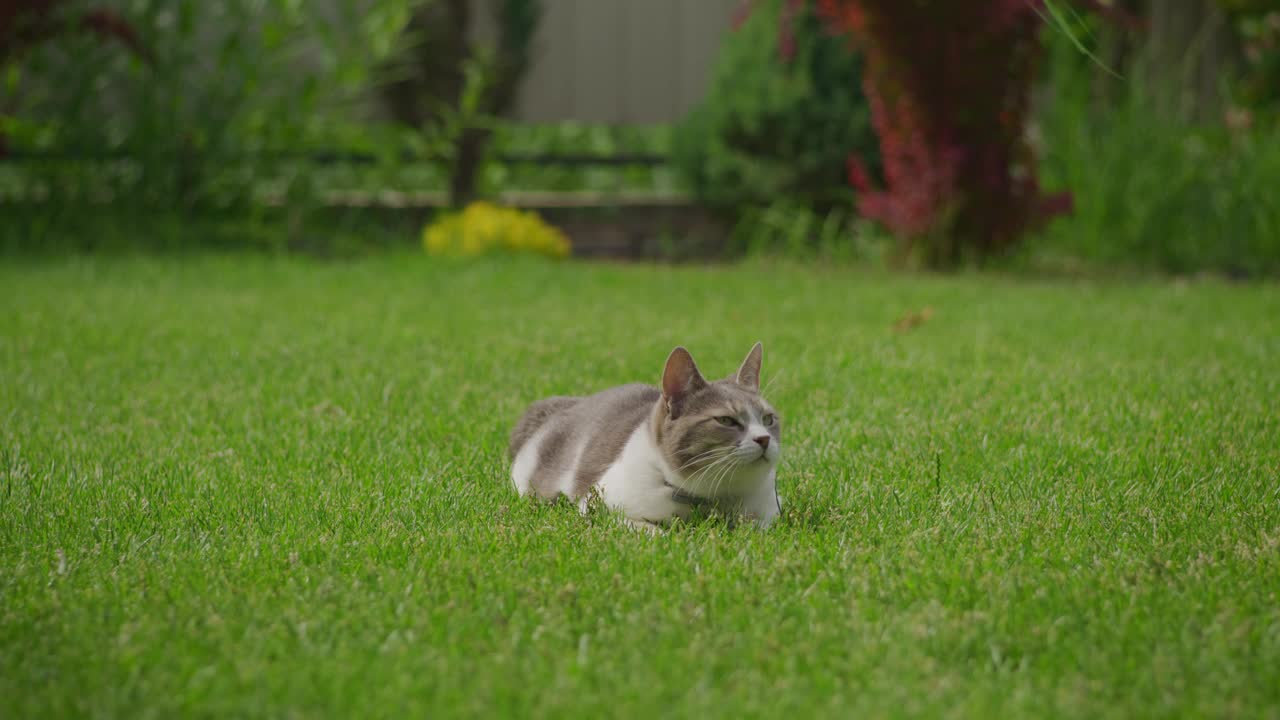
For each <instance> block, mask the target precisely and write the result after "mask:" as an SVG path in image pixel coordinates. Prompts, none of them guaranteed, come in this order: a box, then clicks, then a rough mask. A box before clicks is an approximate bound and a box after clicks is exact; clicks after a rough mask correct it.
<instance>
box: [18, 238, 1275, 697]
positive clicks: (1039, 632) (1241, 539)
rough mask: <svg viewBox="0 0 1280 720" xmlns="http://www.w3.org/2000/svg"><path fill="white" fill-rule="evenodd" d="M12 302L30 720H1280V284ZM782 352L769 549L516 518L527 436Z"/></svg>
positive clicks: (27, 276)
mask: <svg viewBox="0 0 1280 720" xmlns="http://www.w3.org/2000/svg"><path fill="white" fill-rule="evenodd" d="M0 286H3V288H4V291H3V294H0V302H2V303H3V304H2V305H0V310H2V312H0V378H3V383H0V717H4V718H54V717H66V716H95V717H130V718H134V717H160V718H167V717H174V716H179V715H201V716H207V715H223V716H233V717H255V716H271V717H284V716H289V717H324V716H357V717H442V716H454V715H466V716H483V717H502V716H519V717H602V716H632V717H634V716H663V717H667V716H670V717H710V716H717V717H718V716H789V717H790V718H792V719H793V720H798V719H799V718H807V717H813V716H830V717H860V716H884V715H903V716H912V715H916V716H918V715H942V716H953V717H1026V716H1066V717H1082V718H1098V717H1135V716H1188V715H1212V716H1262V717H1280V597H1277V595H1278V594H1280V478H1278V476H1280V423H1278V421H1277V416H1278V415H1280V399H1278V398H1280V287H1277V286H1274V285H1253V286H1231V285H1226V284H1220V283H1217V282H1212V281H1207V282H1179V281H1173V280H1145V281H1140V282H1136V283H1133V282H1130V283H1121V282H1119V281H1103V280H1094V281H1081V280H1076V281H1067V280H1048V279H1028V278H1012V277H1004V276H999V275H985V274H984V275H962V276H956V277H933V276H917V277H909V276H892V275H879V274H869V273H860V272H853V271H846V270H839V269H803V268H793V267H779V268H770V267H766V266H764V265H745V266H741V267H719V268H683V269H672V268H656V267H628V266H609V265H580V264H577V265H575V264H564V265H553V264H542V263H522V262H505V263H503V262H492V263H477V264H439V263H432V262H430V261H428V260H426V259H420V258H417V257H409V256H391V257H382V258H376V259H369V260H363V261H358V262H351V263H322V262H319V261H305V260H298V259H292V260H284V259H279V260H273V259H267V258H253V257H205V258H195V259H186V260H176V259H115V260H107V259H98V260H83V259H82V260H66V261H19V262H14V261H7V262H6V264H5V265H4V266H3V267H0ZM925 307H929V308H932V309H933V311H934V313H933V315H932V317H931V318H930V319H929V320H928V321H927V322H924V323H923V324H920V325H918V326H916V327H914V328H913V329H911V330H909V331H906V332H896V331H894V329H893V326H894V324H895V321H897V320H898V319H899V318H900V317H902V316H903V315H904V314H905V313H908V312H911V311H919V310H921V309H923V308H925ZM757 339H759V340H763V341H764V343H765V383H766V384H767V385H768V386H769V389H768V396H769V397H770V399H771V400H772V402H773V403H774V404H775V405H776V406H777V408H778V409H779V411H780V412H781V413H782V415H783V418H784V422H785V430H784V435H783V461H782V470H781V472H780V474H779V487H780V489H781V493H782V500H783V506H784V509H785V512H784V515H783V517H782V518H781V520H780V521H779V522H778V523H777V524H775V525H774V527H773V528H772V529H770V530H769V531H768V532H764V533H761V532H758V531H756V530H753V529H750V528H736V529H731V528H727V527H725V526H724V525H721V524H716V523H713V522H709V523H703V524H698V525H692V526H684V527H679V528H677V529H676V530H674V531H672V532H670V533H667V534H665V535H662V536H658V537H650V536H648V535H644V534H638V533H635V532H632V531H628V530H626V529H624V528H622V527H620V526H618V525H617V524H615V523H614V522H613V521H612V519H611V518H610V517H608V516H607V515H605V514H600V513H597V514H594V515H592V516H590V517H587V518H581V517H579V516H578V515H577V514H576V513H575V511H574V510H573V509H572V508H571V507H569V506H568V505H566V504H560V505H540V504H537V503H534V502H525V501H522V500H519V499H517V498H516V497H515V494H514V492H513V490H512V488H511V486H510V482H509V480H508V478H507V474H506V473H507V468H506V458H505V454H504V453H505V442H506V433H507V431H508V429H509V427H510V425H511V424H512V423H513V422H514V420H515V418H516V417H517V416H518V414H519V412H520V410H521V409H522V407H523V406H524V405H525V404H527V403H528V402H530V401H532V400H534V399H536V398H538V397H540V396H544V395H547V394H552V393H586V392H591V391H595V390H598V389H601V388H604V387H607V386H609V385H612V384H617V383H623V382H630V381H648V382H656V380H657V377H658V374H659V372H660V370H661V364H662V362H663V360H664V359H665V358H666V355H667V353H668V352H669V351H670V350H671V348H672V346H674V345H676V344H684V345H686V346H688V347H689V348H690V349H691V350H692V352H693V354H694V356H695V357H696V358H697V359H698V361H699V363H700V364H701V366H702V367H703V369H704V370H705V371H706V372H708V374H716V375H721V374H728V373H729V372H730V371H731V370H732V369H734V368H735V367H736V366H737V363H738V362H739V361H740V360H741V359H742V356H743V355H744V354H745V353H746V351H747V349H748V348H749V347H750V344H751V343H752V342H753V341H755V340H757Z"/></svg>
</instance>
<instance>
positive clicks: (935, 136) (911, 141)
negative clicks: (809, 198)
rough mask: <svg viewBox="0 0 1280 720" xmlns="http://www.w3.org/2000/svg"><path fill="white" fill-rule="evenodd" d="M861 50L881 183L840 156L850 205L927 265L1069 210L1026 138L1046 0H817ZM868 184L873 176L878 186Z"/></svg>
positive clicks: (993, 245)
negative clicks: (854, 196)
mask: <svg viewBox="0 0 1280 720" xmlns="http://www.w3.org/2000/svg"><path fill="white" fill-rule="evenodd" d="M819 8H820V11H821V12H822V13H823V15H824V16H825V17H826V18H827V19H828V20H829V21H830V22H831V23H832V24H833V26H834V27H835V28H836V29H838V30H839V31H841V32H847V33H849V34H851V35H852V37H853V39H854V41H855V42H856V43H857V44H858V46H859V47H860V48H861V50H862V51H863V53H864V55H865V58H866V67H865V71H864V75H863V82H864V89H865V92H866V94H867V96H868V98H869V99H870V102H871V110H872V122H873V124H874V126H875V128H876V132H877V134H878V136H879V138H880V149H881V163H882V166H883V175H884V177H883V182H882V184H879V183H877V182H876V180H875V179H873V178H872V177H870V173H868V172H867V170H866V169H865V166H864V165H863V164H862V163H861V162H860V160H859V159H858V158H850V162H849V176H850V182H851V183H852V184H853V185H854V186H855V187H856V189H857V190H858V191H859V196H858V204H859V210H860V212H861V213H862V214H863V215H864V216H866V217H869V218H871V219H874V220H877V221H879V222H881V223H883V224H884V225H885V226H886V227H887V228H889V229H890V230H891V231H892V232H893V233H894V234H895V235H896V236H898V237H899V238H901V240H902V242H903V250H904V252H906V253H911V252H915V253H918V254H919V257H920V258H921V259H922V260H923V261H924V262H925V263H926V264H929V265H933V266H946V265H954V264H955V263H957V262H959V261H960V260H962V259H963V258H965V257H970V256H977V257H981V256H988V255H993V254H997V253H999V252H1001V251H1004V250H1006V249H1007V248H1009V247H1011V246H1012V245H1014V244H1015V243H1016V242H1017V241H1018V239H1019V238H1020V237H1021V236H1022V235H1023V234H1024V233H1025V232H1026V231H1027V230H1028V229H1030V228H1032V227H1034V226H1036V225H1037V224H1038V223H1040V222H1042V221H1044V220H1046V219H1047V218H1050V217H1052V216H1053V215H1054V214H1057V213H1061V212H1064V211H1068V210H1069V209H1070V207H1071V197H1070V195H1069V194H1066V193H1064V194H1060V195H1055V196H1046V195H1044V194H1043V193H1042V192H1041V189H1040V186H1039V184H1038V182H1037V178H1036V164H1035V156H1034V153H1033V152H1032V149H1031V147H1030V145H1029V144H1028V142H1027V138H1026V121H1027V117H1028V112H1029V109H1030V108H1029V106H1030V96H1031V89H1032V83H1033V81H1034V80H1035V75H1036V69H1037V65H1038V62H1039V60H1040V57H1041V54H1042V47H1041V42H1040V32H1041V28H1042V23H1043V22H1044V20H1045V18H1046V17H1048V16H1049V15H1048V12H1049V8H1047V7H1046V6H1045V0H945V1H940V0H935V1H933V2H921V1H920V0H819ZM877 185H879V187H877Z"/></svg>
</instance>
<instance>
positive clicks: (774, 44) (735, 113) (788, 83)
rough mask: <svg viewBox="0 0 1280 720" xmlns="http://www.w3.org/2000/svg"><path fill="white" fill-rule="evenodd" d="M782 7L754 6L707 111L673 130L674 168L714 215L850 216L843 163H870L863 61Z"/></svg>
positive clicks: (728, 49) (811, 20)
mask: <svg viewBox="0 0 1280 720" xmlns="http://www.w3.org/2000/svg"><path fill="white" fill-rule="evenodd" d="M783 6H784V3H783V1H782V0H762V1H761V2H758V3H756V6H755V8H754V10H753V11H752V13H751V14H750V15H749V16H748V17H747V18H746V19H745V21H744V22H743V23H742V24H741V26H740V27H738V28H737V29H736V30H735V31H734V32H732V33H731V34H729V35H728V36H727V37H726V38H725V40H724V42H723V44H722V46H721V48H720V55H719V58H718V60H717V62H716V66H715V69H714V72H713V76H712V81H711V87H710V90H709V91H708V93H707V97H706V99H705V101H704V102H703V103H702V105H700V106H699V107H697V108H696V109H695V110H694V111H693V112H691V113H690V114H689V116H688V117H687V118H686V120H685V121H684V122H683V123H682V124H681V125H680V126H679V127H678V128H677V131H676V135H675V138H674V148H673V155H674V159H675V163H676V165H677V167H678V168H679V169H680V171H681V173H682V175H683V177H684V179H685V181H686V182H687V183H688V185H689V186H690V189H691V190H692V191H693V192H694V194H695V195H696V196H697V197H698V198H699V200H701V201H703V202H705V203H708V204H710V205H713V206H719V207H729V208H732V207H740V206H743V205H751V204H758V203H762V202H766V201H773V200H776V199H778V198H779V197H780V196H786V197H787V198H789V199H790V200H791V201H794V202H798V203H801V204H805V205H808V206H810V207H814V208H827V209H830V208H835V207H851V206H852V203H853V196H852V191H851V190H850V189H849V185H848V180H847V178H848V174H847V161H848V158H849V156H850V155H853V154H857V155H859V156H861V157H864V158H869V157H875V156H876V155H877V152H876V147H877V142H876V137H875V133H874V132H873V130H872V128H871V119H870V110H869V108H868V106H867V101H866V99H865V98H864V97H863V95H862V91H861V89H860V88H861V83H860V82H859V79H858V78H859V77H860V76H861V61H860V59H859V57H858V55H857V54H856V53H854V52H853V50H852V49H851V48H850V47H849V45H848V43H847V40H846V39H844V38H840V37H835V36H833V35H831V34H829V33H828V32H827V31H826V29H825V28H824V26H823V24H822V22H821V20H820V19H819V18H818V17H817V16H816V15H815V13H814V11H813V8H812V6H811V3H808V2H806V3H803V5H802V8H801V10H800V11H799V12H798V13H797V14H796V16H795V17H790V18H787V17H785V14H784V9H783ZM784 20H785V22H784ZM783 40H786V45H787V47H785V48H784V47H780V45H782V41H783ZM784 50H786V52H785V53H784V52H783V51H784Z"/></svg>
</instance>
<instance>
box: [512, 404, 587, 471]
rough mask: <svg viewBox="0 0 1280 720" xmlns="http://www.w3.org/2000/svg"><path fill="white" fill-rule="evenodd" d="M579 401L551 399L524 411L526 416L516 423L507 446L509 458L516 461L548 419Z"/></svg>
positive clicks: (522, 416)
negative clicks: (530, 439)
mask: <svg viewBox="0 0 1280 720" xmlns="http://www.w3.org/2000/svg"><path fill="white" fill-rule="evenodd" d="M579 399H580V398H576V397H549V398H547V399H545V400H539V401H538V402H536V403H534V404H532V405H530V406H529V408H528V409H527V410H525V411H524V415H521V416H520V421H519V422H517V423H516V427H515V429H514V430H512V431H511V441H510V443H508V445H507V458H508V459H510V460H513V461H514V460H515V459H516V455H517V454H518V453H519V452H520V448H522V447H524V444H525V443H527V442H529V438H531V437H533V436H534V435H535V434H536V433H537V432H538V430H539V429H540V428H541V427H542V426H543V425H544V424H545V423H546V422H547V419H548V418H550V417H551V416H552V415H555V414H557V413H560V412H562V411H564V410H568V409H569V408H571V407H573V406H574V405H576V404H577V403H578V400H579Z"/></svg>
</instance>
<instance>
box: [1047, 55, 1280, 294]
mask: <svg viewBox="0 0 1280 720" xmlns="http://www.w3.org/2000/svg"><path fill="white" fill-rule="evenodd" d="M1051 55H1052V60H1051V63H1052V70H1051V77H1050V82H1049V83H1048V85H1047V88H1048V90H1049V92H1050V95H1049V97H1048V98H1046V100H1047V102H1046V103H1045V105H1044V108H1043V109H1042V112H1041V114H1040V121H1041V125H1040V130H1041V132H1042V135H1043V137H1042V142H1043V145H1044V147H1043V154H1042V157H1043V163H1042V173H1043V176H1044V178H1045V183H1046V184H1047V185H1050V186H1055V187H1058V186H1065V187H1070V188H1072V190H1073V192H1074V193H1075V209H1074V212H1073V214H1072V215H1071V216H1069V217H1066V218H1064V219H1061V220H1059V221H1057V222H1056V223H1054V224H1053V225H1051V226H1050V227H1049V228H1048V229H1047V230H1046V231H1045V233H1044V234H1043V236H1042V237H1041V238H1040V240H1039V241H1038V242H1037V243H1036V245H1035V247H1036V254H1037V255H1038V256H1040V257H1041V258H1042V259H1043V258H1044V257H1046V256H1051V257H1052V256H1056V257H1058V258H1062V257H1064V256H1065V257H1069V258H1072V259H1076V260H1082V261H1085V262H1087V263H1090V264H1098V265H1111V266H1123V267H1130V268H1134V269H1153V270H1160V271H1166V272H1176V273H1186V272H1199V271H1213V272H1225V273H1229V274H1232V275H1260V274H1266V275H1275V274H1277V273H1280V192H1277V191H1276V188H1277V187H1278V186H1280V128H1277V127H1275V126H1274V125H1271V126H1257V127H1245V128H1229V127H1227V125H1226V124H1225V123H1212V124H1205V123H1196V122H1195V121H1193V120H1189V119H1184V118H1182V117H1180V116H1179V114H1178V113H1174V112H1170V111H1169V110H1168V108H1169V107H1170V102H1169V98H1170V95H1169V93H1170V92H1172V91H1170V90H1166V88H1165V87H1164V86H1163V85H1161V83H1159V82H1158V81H1156V80H1154V79H1153V78H1152V77H1151V74H1149V73H1146V72H1144V71H1143V70H1142V68H1141V67H1136V68H1133V69H1130V70H1127V71H1125V72H1124V73H1122V77H1120V78H1113V79H1111V80H1109V81H1108V82H1111V83H1117V84H1119V87H1116V88H1108V90H1110V91H1111V92H1107V93H1105V95H1106V96H1107V97H1108V100H1107V101H1105V102H1104V101H1102V100H1101V99H1100V97H1101V94H1099V93H1098V92H1097V91H1096V84H1095V78H1096V68H1093V69H1091V68H1090V67H1089V60H1088V59H1084V60H1082V59H1081V57H1080V56H1079V54H1078V53H1076V52H1075V50H1074V49H1073V48H1071V47H1068V46H1067V45H1066V44H1065V43H1061V42H1060V43H1057V45H1056V46H1055V47H1054V49H1053V51H1052V53H1051Z"/></svg>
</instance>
